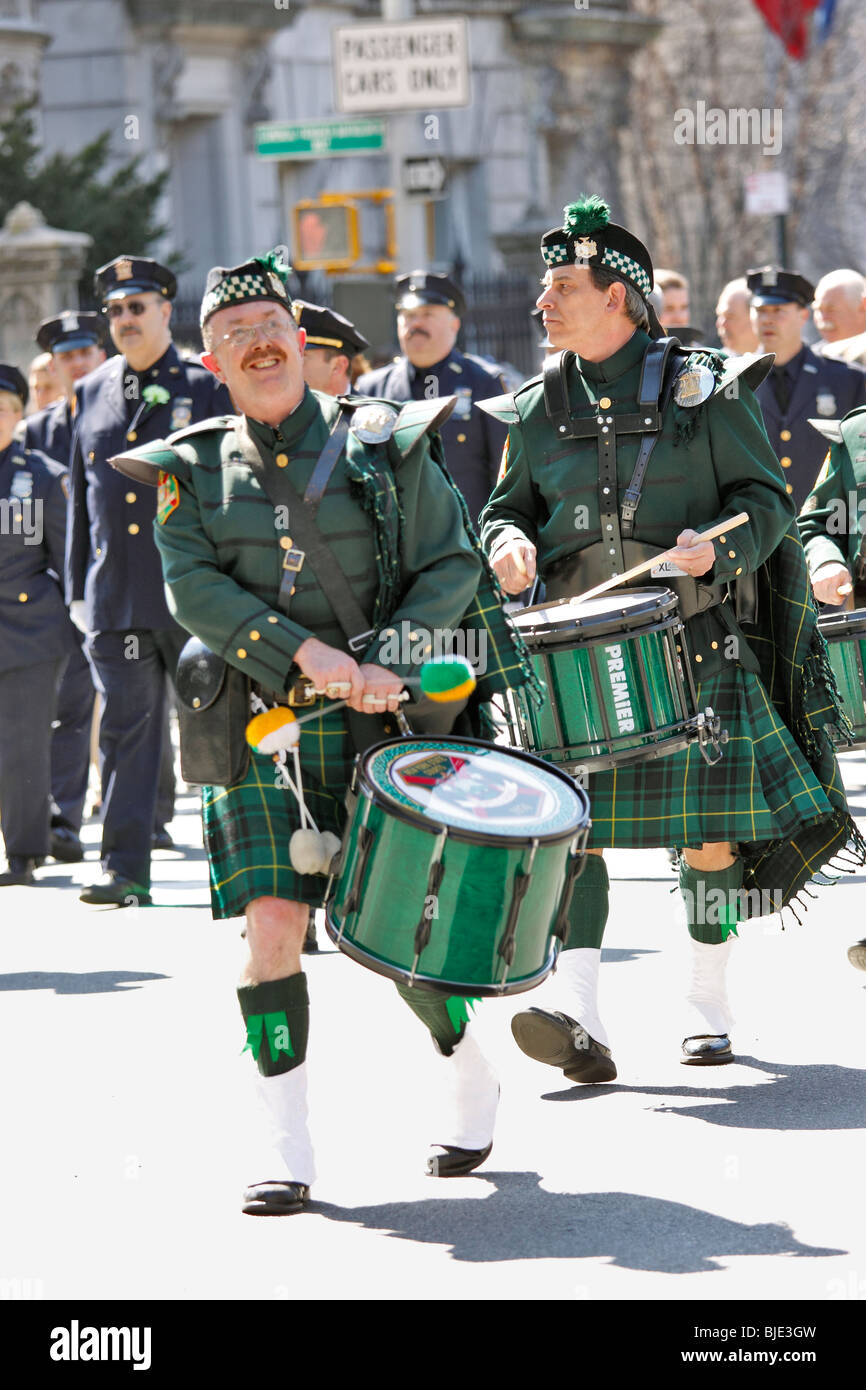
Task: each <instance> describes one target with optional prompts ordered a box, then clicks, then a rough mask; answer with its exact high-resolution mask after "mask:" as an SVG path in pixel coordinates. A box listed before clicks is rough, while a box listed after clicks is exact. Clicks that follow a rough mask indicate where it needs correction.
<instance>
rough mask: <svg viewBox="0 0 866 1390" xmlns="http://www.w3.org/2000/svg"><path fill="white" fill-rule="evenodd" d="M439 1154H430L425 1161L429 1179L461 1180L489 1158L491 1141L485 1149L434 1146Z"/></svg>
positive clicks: (446, 1145) (443, 1145)
mask: <svg viewBox="0 0 866 1390" xmlns="http://www.w3.org/2000/svg"><path fill="white" fill-rule="evenodd" d="M435 1147H436V1148H437V1149H441V1150H442V1152H441V1153H431V1154H430V1155H429V1157H428V1159H427V1172H428V1174H429V1176H430V1177H431V1178H462V1177H464V1176H465V1174H466V1173H471V1172H472V1171H473V1169H475V1168H478V1167H480V1165H481V1164H482V1163H483V1162H484V1160H485V1159H486V1158H489V1157H490V1153H491V1150H492V1148H493V1140H492V1139H491V1141H490V1143H489V1144H488V1145H487V1148H486V1149H458V1148H455V1146H454V1145H453V1144H436V1145H435Z"/></svg>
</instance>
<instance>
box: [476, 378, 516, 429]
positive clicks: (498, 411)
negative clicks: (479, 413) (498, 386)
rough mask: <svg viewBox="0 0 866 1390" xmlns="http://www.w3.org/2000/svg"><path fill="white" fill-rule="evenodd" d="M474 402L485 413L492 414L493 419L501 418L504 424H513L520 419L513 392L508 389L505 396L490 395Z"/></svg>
mask: <svg viewBox="0 0 866 1390" xmlns="http://www.w3.org/2000/svg"><path fill="white" fill-rule="evenodd" d="M522 389H523V388H522V387H521V390H522ZM515 394H516V393H515ZM475 404H476V405H477V406H478V409H479V410H483V411H484V413H485V415H492V416H493V419H494V420H502V421H503V423H504V424H506V425H514V424H516V423H517V421H518V420H519V419H520V414H519V411H518V409H517V405H516V403H515V400H514V394H512V392H510V391H509V392H508V394H507V395H505V396H490V397H489V398H488V399H487V400H486V401H476V402H475Z"/></svg>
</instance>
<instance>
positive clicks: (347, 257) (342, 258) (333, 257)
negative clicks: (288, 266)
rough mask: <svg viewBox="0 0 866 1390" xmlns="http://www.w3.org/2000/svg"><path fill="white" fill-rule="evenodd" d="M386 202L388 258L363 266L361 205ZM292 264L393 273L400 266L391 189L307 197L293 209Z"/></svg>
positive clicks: (297, 267) (384, 206) (357, 272)
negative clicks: (397, 260)
mask: <svg viewBox="0 0 866 1390" xmlns="http://www.w3.org/2000/svg"><path fill="white" fill-rule="evenodd" d="M362 202H373V203H378V204H382V205H383V211H384V214H385V237H386V257H387V259H385V260H380V261H377V262H376V263H375V264H374V265H361V264H360V260H361V252H362V247H361V219H360V204H361V203H362ZM292 226H293V247H292V264H293V266H294V267H295V269H296V270H325V271H328V272H329V273H332V274H333V273H337V272H339V271H341V270H351V271H352V272H353V274H356V275H358V274H373V275H375V274H379V275H390V274H393V272H394V270H395V267H396V247H395V245H394V207H393V195H392V193H391V191H390V189H387V188H383V189H376V190H374V191H372V192H363V193H359V192H352V193H322V194H321V195H320V196H319V197H318V198H305V199H303V201H302V202H299V203H296V204H295V206H294V207H293V209H292Z"/></svg>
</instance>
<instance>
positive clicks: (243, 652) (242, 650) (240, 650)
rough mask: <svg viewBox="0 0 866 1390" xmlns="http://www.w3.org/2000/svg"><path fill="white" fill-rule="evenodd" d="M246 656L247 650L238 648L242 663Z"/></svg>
mask: <svg viewBox="0 0 866 1390" xmlns="http://www.w3.org/2000/svg"><path fill="white" fill-rule="evenodd" d="M246 654H247V653H246V649H245V648H244V647H238V656H239V657H240V659H241V661H243V659H244V657H245V656H246Z"/></svg>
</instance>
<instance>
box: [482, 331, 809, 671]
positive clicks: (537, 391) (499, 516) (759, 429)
mask: <svg viewBox="0 0 866 1390" xmlns="http://www.w3.org/2000/svg"><path fill="white" fill-rule="evenodd" d="M649 342H650V339H649V337H648V336H647V334H645V333H644V332H642V331H641V330H637V331H636V332H635V333H634V335H633V337H632V338H631V339H629V341H628V342H627V343H626V344H625V345H624V346H623V347H622V348H620V349H619V351H618V352H616V353H614V354H613V356H611V357H609V358H608V359H607V360H606V361H604V362H588V361H584V360H583V359H581V358H579V357H578V358H576V359H575V362H574V364H573V367H572V370H571V371H570V373H569V376H568V399H569V406H570V410H571V412H572V414H580V415H584V416H587V415H588V416H591V415H593V414H595V413H596V412H598V413H601V414H603V415H613V416H614V417H616V416H617V415H628V414H633V413H634V411H635V408H636V401H637V397H638V389H639V382H640V373H641V366H642V363H643V358H644V354H645V352H646V349H647V347H648V345H649ZM692 361H695V362H698V361H699V362H704V363H707V362H709V363H710V364H711V366H712V369H713V370H714V374H715V376H716V382H717V384H716V389H715V392H714V394H713V395H712V396H710V398H709V399H708V400H706V401H705V402H704V403H703V404H701V405H699V406H697V407H692V408H686V407H681V406H679V405H677V404H676V403H675V402H674V401H671V402H670V403H669V404H668V406H667V408H666V409H665V411H664V414H663V419H662V429H661V432H660V434H659V436H658V439H657V442H656V444H655V446H654V449H653V452H652V454H651V456H650V460H649V466H648V468H647V472H646V475H645V478H644V483H643V490H642V496H641V501H640V505H639V507H638V510H637V513H636V516H635V521H634V534H633V539H634V541H635V542H636V543H643V545H644V546H646V547H649V548H651V549H652V550H655V551H658V552H661V551H663V550H665V549H668V548H669V547H671V546H673V545H675V543H676V537H677V535H678V534H679V532H680V531H682V530H684V529H685V528H687V527H691V528H693V529H694V530H696V531H701V530H707V529H708V528H709V527H710V526H712V525H713V524H715V523H716V522H719V521H721V520H723V519H724V517H726V516H732V515H734V514H735V513H737V512H741V511H745V512H747V513H748V514H749V518H750V519H749V522H748V523H747V524H745V525H742V526H740V527H738V528H737V529H736V530H734V531H732V532H731V533H730V535H725V536H724V539H723V540H721V539H720V540H717V541H716V542H715V552H716V559H715V564H714V565H713V568H712V569H711V570H710V571H709V573H708V574H706V575H704V576H701V580H700V584H702V585H715V584H726V583H735V582H736V581H737V580H738V579H739V578H740V577H741V576H742V575H748V574H751V573H752V572H753V571H755V570H757V569H758V568H759V567H760V566H761V565H763V564H764V562H765V561H766V560H767V558H768V556H769V555H770V554H771V553H772V552H773V551H774V550H775V549H776V547H777V546H778V545H779V543H780V541H781V540H782V538H783V536H784V535H785V532H786V530H787V529H788V527H789V526H790V525H791V522H792V520H793V517H794V510H793V506H792V504H791V501H790V498H789V497H788V495H787V493H786V489H785V479H784V475H783V473H782V470H781V467H780V465H779V461H778V459H777V458H776V456H775V454H774V452H773V449H772V447H771V445H770V442H769V440H768V439H767V435H766V432H765V430H764V427H763V422H762V418H761V412H760V408H759V406H758V404H757V402H756V400H755V397H754V394H753V392H752V390H751V389H750V387H749V386H748V385H747V384H746V383H745V381H744V380H743V378H742V376H736V374H735V373H734V374H732V370H731V367H730V366H726V364H725V363H723V362H722V361H721V359H719V358H717V357H715V356H714V355H710V354H707V353H706V352H701V353H696V354H692V355H691V356H690V358H689V364H690V363H691V362H692ZM726 371H727V373H728V374H727V375H726V374H725V373H726ZM499 399H500V400H502V401H504V402H509V398H504V397H503V398H499ZM602 400H604V401H607V402H610V404H606V405H605V406H603V407H601V406H599V402H600V401H602ZM501 418H506V419H507V420H508V421H509V430H508V439H507V443H506V449H505V454H504V456H503V471H502V473H501V475H500V479H499V482H498V484H497V486H496V489H495V490H494V492H493V495H492V496H491V498H490V501H489V502H488V504H487V506H486V507H485V508H484V511H483V512H482V514H481V527H482V542H483V545H484V547H485V550H486V551H487V553H488V555H490V554H491V553H493V552H494V551H495V549H496V548H497V547H498V546H499V545H501V544H502V543H503V542H505V541H507V540H514V539H521V538H523V537H525V538H526V539H527V540H529V541H531V542H532V543H533V544H534V545H536V546H537V549H538V572H539V574H540V576H541V578H542V579H544V577H545V575H546V574H547V573H549V571H550V568H551V566H552V565H554V564H555V563H556V561H558V560H561V559H563V558H564V557H565V556H568V555H573V554H574V553H575V552H579V551H581V550H583V549H584V548H586V547H589V546H593V545H596V546H597V545H598V544H599V543H601V542H603V541H604V539H605V538H604V537H603V535H602V530H601V516H600V510H599V495H598V486H599V484H598V454H597V446H596V439H595V438H594V437H592V436H590V437H589V438H584V439H573V438H568V439H561V438H559V437H558V436H557V434H556V432H555V430H554V427H553V425H552V424H551V422H550V420H549V419H548V417H547V414H546V412H545V401H544V391H543V383H542V378H541V377H540V376H538V377H534V378H533V379H532V380H531V381H528V382H527V383H526V384H525V385H524V386H523V387H522V388H521V389H520V390H519V391H517V392H516V393H515V394H514V396H513V398H511V400H510V402H509V403H508V404H507V405H506V406H505V407H504V408H503V414H502V416H501ZM640 438H641V436H639V435H637V434H624V435H621V436H619V437H618V442H617V443H618V446H617V485H618V490H619V494H620V499H621V498H622V494H623V493H624V491H625V489H626V488H627V487H628V485H629V483H630V481H631V477H632V473H633V471H634V466H635V461H636V458H637V453H638V448H639V440H640ZM636 582H637V583H639V584H641V585H644V586H646V585H659V584H661V585H664V584H665V580H664V579H654V578H651V577H650V575H649V574H647V575H646V576H644V577H642V578H640V579H639V580H637V581H636ZM614 596H615V595H611V597H612V598H613V597H614ZM687 634H688V637H689V644H690V646H691V648H692V654H693V656H694V657H695V660H697V661H699V662H700V663H701V665H700V676H701V678H705V677H707V676H709V675H711V674H713V673H714V672H716V671H718V670H721V669H723V667H724V666H726V665H729V664H730V663H729V661H727V660H726V659H725V644H724V641H723V639H724V637H726V636H727V635H730V634H734V635H736V636H737V638H738V648H737V649H738V653H739V657H738V659H739V661H740V663H741V664H742V665H744V666H746V667H747V668H748V669H751V670H754V671H757V670H758V664H757V661H756V660H755V658H754V656H753V654H752V653H751V651H750V649H749V645H748V642H747V641H746V639H745V637H744V635H743V633H742V630H741V629H740V627H739V626H738V624H737V623H736V620H735V618H734V612H733V605H732V604H731V603H725V604H722V605H720V606H718V607H715V608H711V609H709V611H708V612H706V613H698V614H697V615H696V616H695V617H693V618H690V619H689V620H688V622H687Z"/></svg>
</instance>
